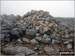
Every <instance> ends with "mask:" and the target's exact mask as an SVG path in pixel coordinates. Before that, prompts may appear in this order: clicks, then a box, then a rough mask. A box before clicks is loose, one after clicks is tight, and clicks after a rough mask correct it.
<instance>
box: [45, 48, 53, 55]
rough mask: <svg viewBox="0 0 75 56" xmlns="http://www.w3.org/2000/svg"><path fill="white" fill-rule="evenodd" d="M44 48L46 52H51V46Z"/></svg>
mask: <svg viewBox="0 0 75 56" xmlns="http://www.w3.org/2000/svg"><path fill="white" fill-rule="evenodd" d="M44 50H45V51H46V53H47V54H50V53H51V52H53V51H54V49H53V48H52V47H44Z"/></svg>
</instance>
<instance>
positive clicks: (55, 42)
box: [52, 39, 61, 44]
mask: <svg viewBox="0 0 75 56" xmlns="http://www.w3.org/2000/svg"><path fill="white" fill-rule="evenodd" d="M60 43H61V40H55V39H52V44H60Z"/></svg>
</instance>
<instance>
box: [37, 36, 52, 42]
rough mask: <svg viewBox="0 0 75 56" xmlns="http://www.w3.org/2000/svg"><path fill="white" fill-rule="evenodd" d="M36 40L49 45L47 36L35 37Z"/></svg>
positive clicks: (49, 40)
mask: <svg viewBox="0 0 75 56" xmlns="http://www.w3.org/2000/svg"><path fill="white" fill-rule="evenodd" d="M36 40H38V41H39V42H42V43H51V39H50V37H49V36H48V35H44V36H43V37H36Z"/></svg>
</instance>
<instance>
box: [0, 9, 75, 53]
mask: <svg viewBox="0 0 75 56" xmlns="http://www.w3.org/2000/svg"><path fill="white" fill-rule="evenodd" d="M11 16H13V15H10V16H7V15H5V16H2V17H1V18H2V19H3V20H1V27H2V32H1V34H4V38H3V40H2V41H5V42H6V41H8V42H10V40H11V39H12V40H11V41H13V40H16V41H17V39H19V38H20V39H21V40H22V41H23V42H26V43H31V44H35V45H37V44H38V45H39V44H40V43H41V44H49V45H51V44H58V45H59V44H61V43H63V44H64V45H66V47H67V48H73V45H74V44H73V41H74V40H73V39H74V35H73V34H74V32H73V30H70V29H69V28H68V27H66V26H64V25H60V24H59V23H58V22H57V21H56V20H55V19H54V17H53V16H51V15H49V13H48V12H47V11H43V10H40V11H36V10H32V11H30V12H28V13H27V14H25V15H24V16H23V17H20V16H17V17H14V16H13V17H11ZM12 18H13V20H11V19H12ZM7 20H8V21H9V22H11V23H9V24H8V22H7ZM10 24H12V25H10ZM18 42H19V41H18ZM19 43H21V42H19ZM24 48H25V47H24ZM6 49H7V48H6ZM6 49H3V51H4V52H5V50H6ZM44 49H45V51H46V52H48V53H49V51H50V50H51V51H52V52H53V51H54V50H53V49H50V48H49V51H48V50H47V49H48V47H47V48H44ZM16 52H17V51H16Z"/></svg>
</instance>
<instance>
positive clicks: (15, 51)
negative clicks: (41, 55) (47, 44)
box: [2, 45, 37, 55]
mask: <svg viewBox="0 0 75 56" xmlns="http://www.w3.org/2000/svg"><path fill="white" fill-rule="evenodd" d="M2 52H3V53H4V54H10V55H13V54H14V55H15V54H18V53H23V54H28V55H30V54H37V53H36V52H35V51H33V50H32V49H30V48H28V47H23V46H15V47H14V46H12V45H11V46H7V47H5V48H3V50H2Z"/></svg>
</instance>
